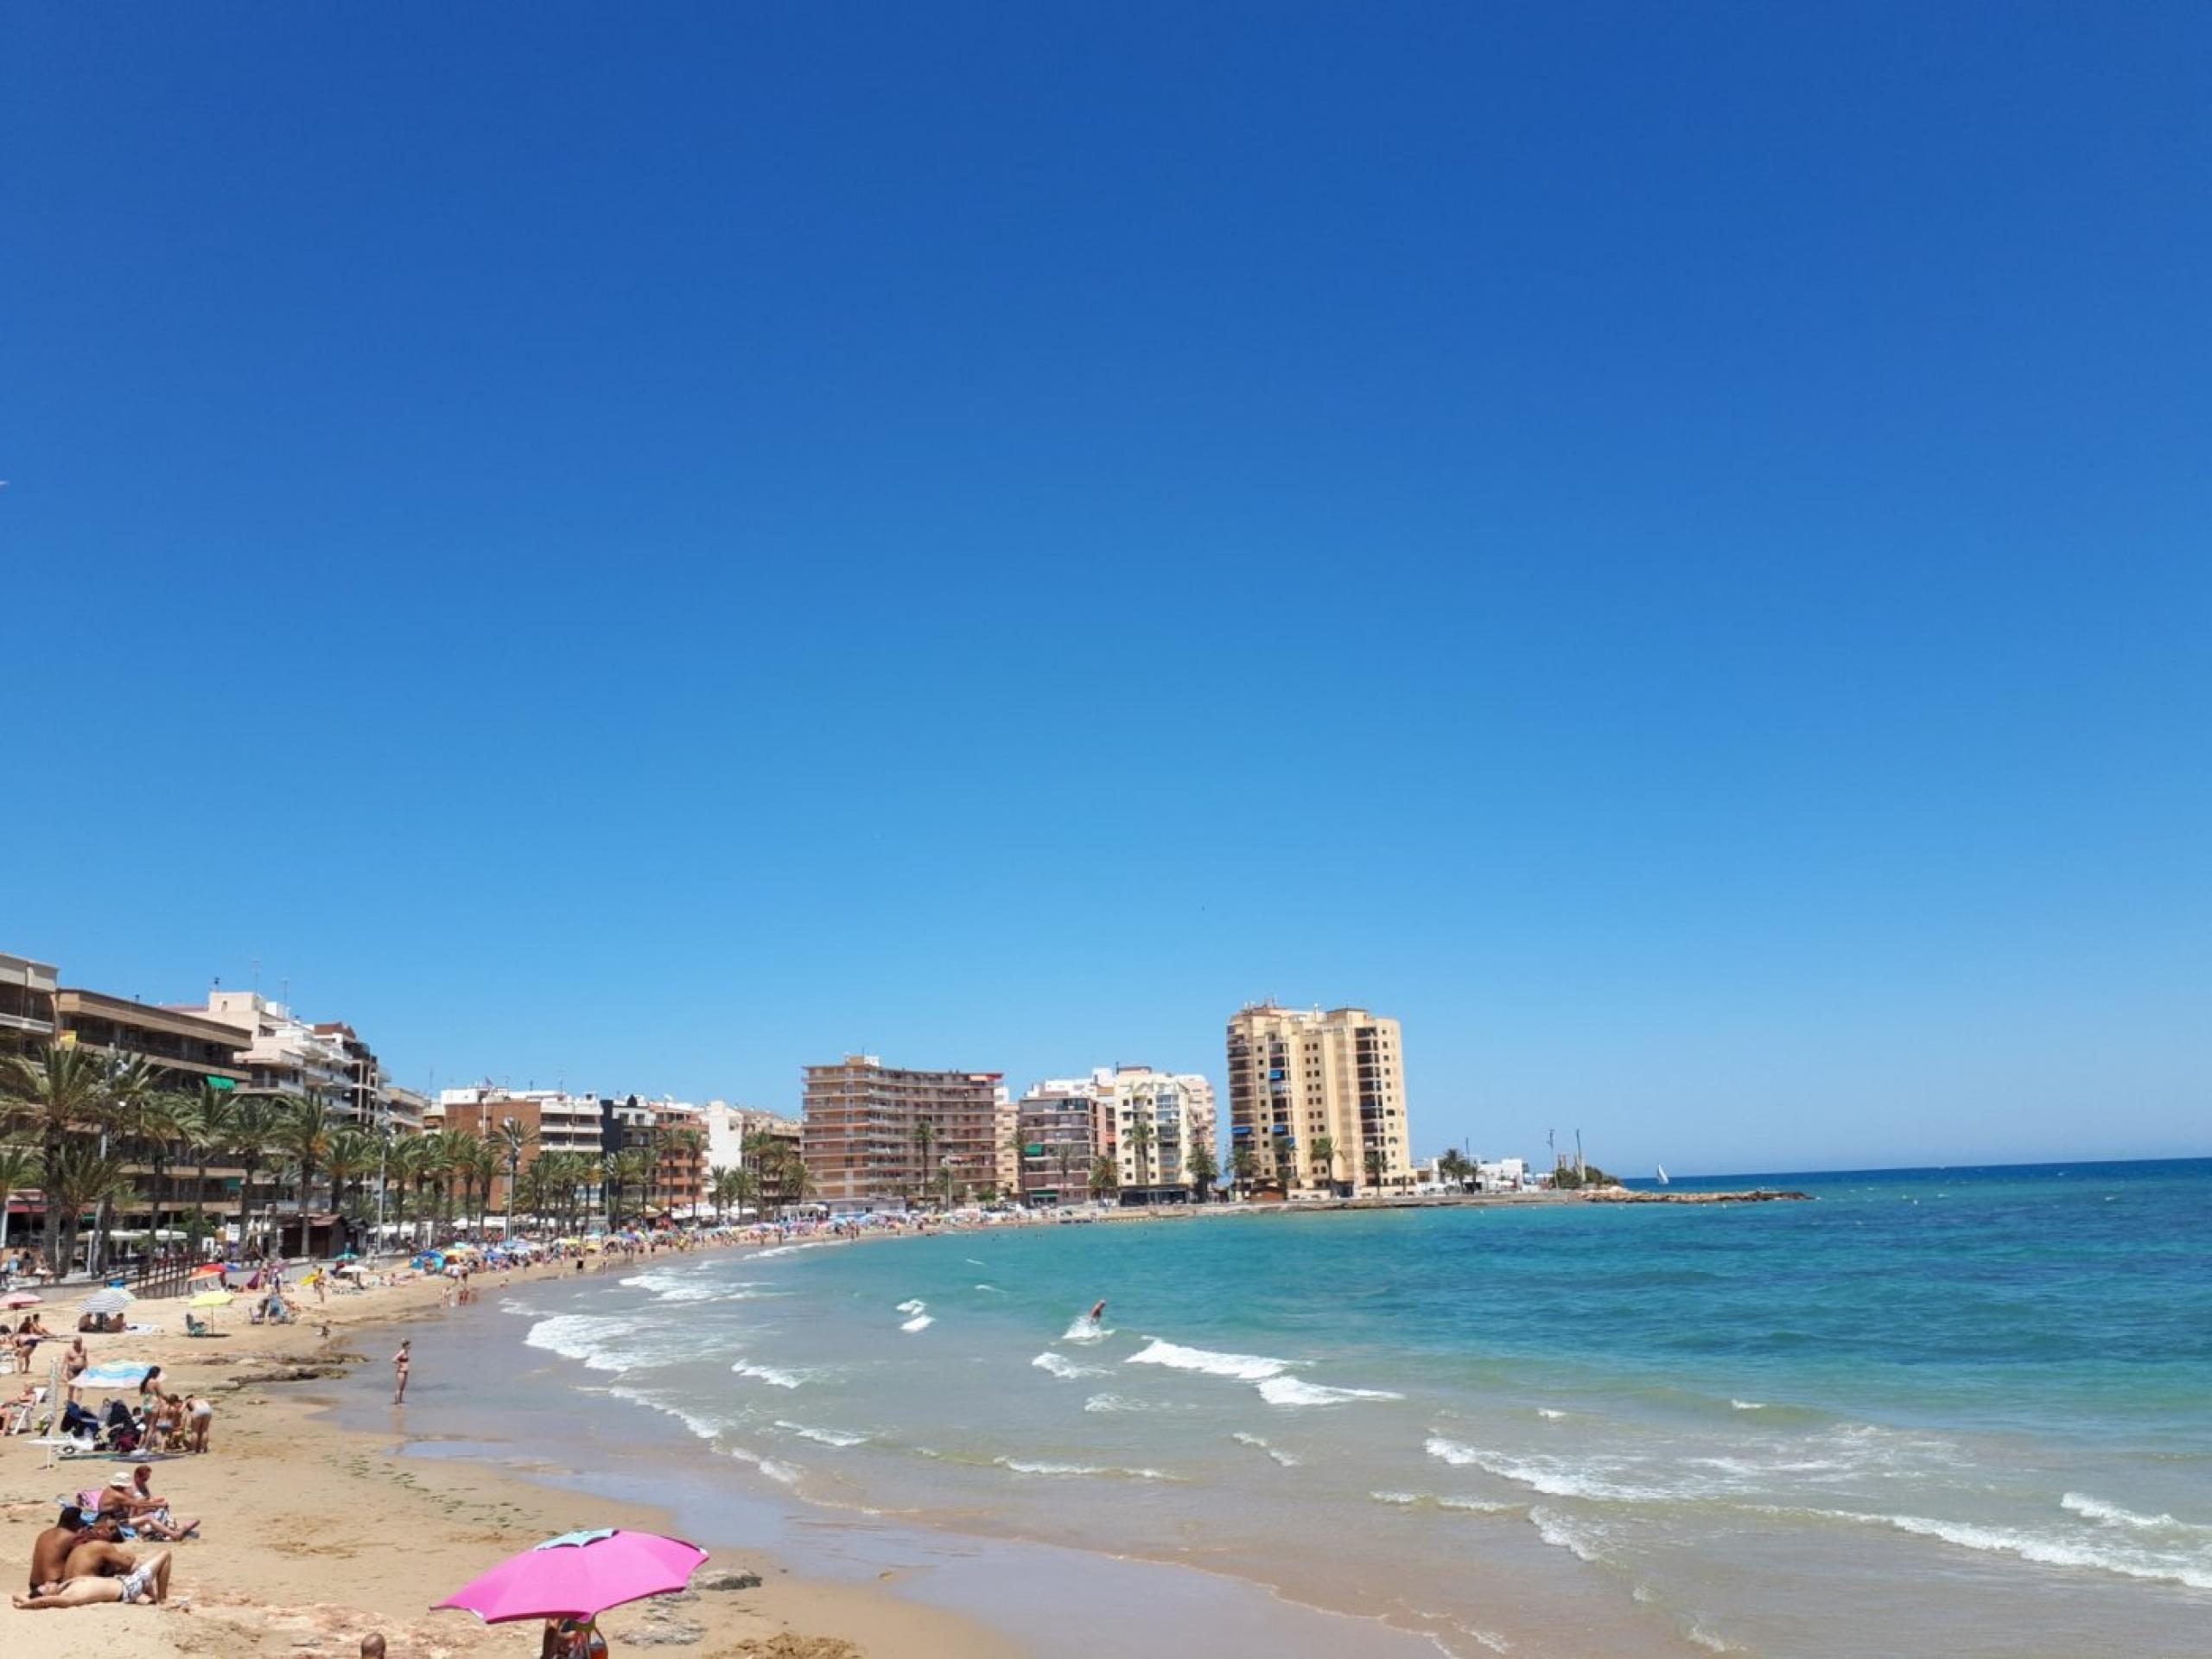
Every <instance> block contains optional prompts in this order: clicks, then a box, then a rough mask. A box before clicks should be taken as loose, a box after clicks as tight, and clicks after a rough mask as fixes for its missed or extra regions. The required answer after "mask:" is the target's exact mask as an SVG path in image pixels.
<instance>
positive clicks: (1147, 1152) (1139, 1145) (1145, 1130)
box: [1128, 1117, 1160, 1186]
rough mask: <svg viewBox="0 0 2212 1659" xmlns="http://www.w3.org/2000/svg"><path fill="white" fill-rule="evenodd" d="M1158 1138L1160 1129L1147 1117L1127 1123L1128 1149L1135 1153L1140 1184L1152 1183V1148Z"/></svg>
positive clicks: (1148, 1184) (1147, 1184)
mask: <svg viewBox="0 0 2212 1659" xmlns="http://www.w3.org/2000/svg"><path fill="white" fill-rule="evenodd" d="M1159 1140H1160V1131H1159V1130H1158V1129H1156V1128H1154V1127H1153V1122H1152V1120H1151V1119H1150V1118H1148V1117H1137V1118H1135V1119H1134V1120H1132V1121H1131V1122H1130V1124H1129V1134H1128V1141H1129V1150H1130V1151H1131V1152H1133V1153H1135V1154H1136V1159H1137V1181H1138V1184H1139V1185H1143V1186H1150V1185H1152V1149H1153V1147H1154V1145H1155V1144H1156V1143H1157V1142H1158V1141H1159Z"/></svg>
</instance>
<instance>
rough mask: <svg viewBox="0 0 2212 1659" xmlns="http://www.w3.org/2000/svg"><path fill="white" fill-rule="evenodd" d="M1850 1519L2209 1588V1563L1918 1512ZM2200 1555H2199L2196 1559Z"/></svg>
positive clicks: (2042, 1562) (2029, 1557)
mask: <svg viewBox="0 0 2212 1659" xmlns="http://www.w3.org/2000/svg"><path fill="white" fill-rule="evenodd" d="M1851 1518H1852V1519H1853V1520H1854V1521H1865V1522H1873V1523H1875V1524H1878V1525H1882V1526H1889V1527H1894V1528H1896V1529H1897V1530H1898V1531H1899V1532H1910V1533H1913V1534H1916V1535H1918V1536H1920V1537H1923V1538H1940V1539H1941V1540H1942V1541H1943V1542H1945V1543H1947V1544H1956V1545H1957V1546H1958V1547H1959V1548H1961V1549H1978V1550H1982V1551H1985V1552H1986V1553H1989V1554H1999V1555H2017V1556H2018V1557H2019V1558H2020V1559H2021V1560H2024V1561H2033V1562H2034V1563H2036V1565H2037V1566H2038V1567H2089V1568H2093V1569H2094V1570H2095V1571H2097V1572H2100V1573H2117V1574H2119V1575H2120V1577H2122V1578H2129V1579H2148V1580H2161V1581H2163V1582H2165V1583H2168V1584H2180V1585H2186V1586H2188V1587H2189V1588H2190V1589H2192V1590H2212V1567H2207V1566H2197V1565H2193V1564H2191V1563H2190V1562H2187V1561H2177V1560H2169V1559H2167V1558H2166V1557H2164V1556H2159V1555H2150V1554H2144V1553H2142V1552H2140V1551H2132V1550H2131V1551H2118V1550H2113V1549H2110V1548H2102V1549H2101V1548H2097V1547H2096V1546H2095V1545H2094V1544H2092V1543H2084V1542H2080V1541H2074V1540H2069V1539H2063V1538H2052V1537H2047V1536H2044V1535H2040V1534H2037V1533H2032V1532H2020V1531H2017V1530H2015V1529H2012V1528H2010V1527H1980V1526H1975V1525H1974V1524H1972V1523H1971V1522H1963V1521H1931V1520H1929V1518H1928V1517H1927V1516H1919V1515H1854V1516H1852V1517H1851ZM2200 1559H2201V1558H2200Z"/></svg>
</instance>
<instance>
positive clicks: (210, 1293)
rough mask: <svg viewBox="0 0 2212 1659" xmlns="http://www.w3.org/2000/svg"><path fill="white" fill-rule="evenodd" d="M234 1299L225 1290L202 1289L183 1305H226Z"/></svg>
mask: <svg viewBox="0 0 2212 1659" xmlns="http://www.w3.org/2000/svg"><path fill="white" fill-rule="evenodd" d="M233 1300H236V1299H235V1298H234V1297H232V1294H231V1293H230V1292H229V1291H227V1290H203V1291H201V1292H200V1294H198V1295H197V1296H194V1298H193V1299H192V1300H190V1301H188V1302H187V1303H186V1304H185V1306H187V1307H228V1306H230V1305H231V1303H232V1301H233Z"/></svg>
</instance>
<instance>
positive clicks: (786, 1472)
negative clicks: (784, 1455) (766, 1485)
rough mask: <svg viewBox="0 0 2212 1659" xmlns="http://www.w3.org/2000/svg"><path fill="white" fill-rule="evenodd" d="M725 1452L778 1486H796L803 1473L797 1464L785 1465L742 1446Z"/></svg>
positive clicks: (732, 1447)
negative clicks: (751, 1466) (747, 1464)
mask: <svg viewBox="0 0 2212 1659" xmlns="http://www.w3.org/2000/svg"><path fill="white" fill-rule="evenodd" d="M727 1450H728V1453H729V1455H730V1456H731V1457H733V1458H735V1459H737V1460H738V1461H739V1462H740V1463H749V1464H751V1465H753V1467H754V1468H755V1469H758V1470H759V1471H760V1472H761V1473H762V1474H764V1475H766V1476H767V1477H768V1478H769V1479H771V1480H772V1481H774V1482H775V1483H776V1484H778V1485H779V1486H796V1485H798V1483H799V1478H800V1476H801V1475H803V1474H804V1472H805V1471H804V1470H802V1469H801V1468H799V1466H798V1465H797V1464H792V1463H785V1462H782V1461H780V1460H779V1459H775V1458H771V1457H767V1456H766V1455H764V1454H763V1453H761V1452H754V1451H751V1450H749V1449H747V1447H745V1446H730V1447H728V1448H727Z"/></svg>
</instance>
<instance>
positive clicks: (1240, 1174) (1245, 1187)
mask: <svg viewBox="0 0 2212 1659" xmlns="http://www.w3.org/2000/svg"><path fill="white" fill-rule="evenodd" d="M1229 1168H1230V1173H1231V1174H1232V1175H1233V1176H1234V1177H1235V1178H1236V1185H1237V1187H1238V1188H1239V1189H1240V1190H1241V1191H1242V1192H1243V1194H1244V1196H1245V1197H1247V1198H1249V1197H1250V1196H1251V1195H1252V1179H1253V1177H1254V1176H1255V1175H1257V1174H1258V1173H1259V1172H1260V1155H1259V1154H1257V1153H1255V1152H1254V1151H1253V1150H1252V1148H1251V1147H1237V1148H1236V1150H1235V1151H1234V1152H1232V1153H1230V1154H1229Z"/></svg>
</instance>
